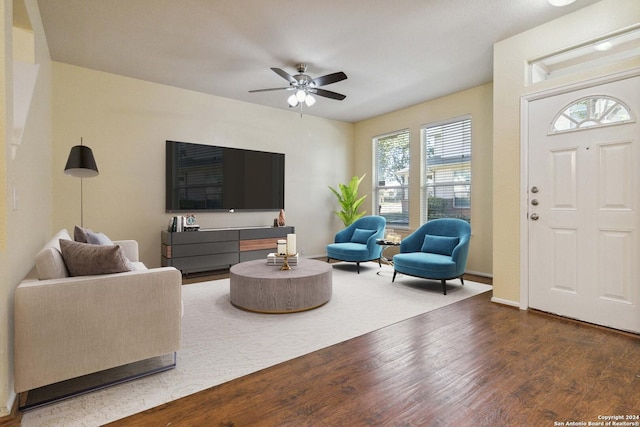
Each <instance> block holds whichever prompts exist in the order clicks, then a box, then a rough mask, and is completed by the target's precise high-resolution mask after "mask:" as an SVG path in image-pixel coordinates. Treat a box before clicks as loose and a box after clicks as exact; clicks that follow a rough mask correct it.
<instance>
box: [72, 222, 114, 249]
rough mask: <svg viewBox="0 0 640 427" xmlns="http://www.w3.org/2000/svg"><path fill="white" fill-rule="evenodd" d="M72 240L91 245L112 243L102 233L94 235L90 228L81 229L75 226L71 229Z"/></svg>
mask: <svg viewBox="0 0 640 427" xmlns="http://www.w3.org/2000/svg"><path fill="white" fill-rule="evenodd" d="M73 240H75V241H76V242H81V243H91V244H92V245H113V241H112V240H111V239H110V238H108V237H107V235H106V234H104V233H95V232H94V231H93V230H91V229H90V228H82V227H78V226H77V225H76V226H75V228H74V229H73Z"/></svg>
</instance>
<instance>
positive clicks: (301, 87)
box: [249, 64, 347, 107]
mask: <svg viewBox="0 0 640 427" xmlns="http://www.w3.org/2000/svg"><path fill="white" fill-rule="evenodd" d="M271 69H272V70H273V71H274V72H275V73H276V74H277V75H279V76H280V77H282V78H283V79H285V80H286V81H288V82H289V86H286V87H275V88H271V89H256V90H250V91H249V92H250V93H255V92H269V91H273V90H294V91H295V93H294V94H293V95H291V96H290V97H289V98H288V99H287V102H288V103H289V105H290V106H291V107H295V106H296V105H298V104H300V106H302V103H303V102H304V103H305V104H306V105H307V107H311V106H312V105H313V104H315V102H316V100H315V98H314V97H313V95H318V96H323V97H325V98H331V99H336V100H338V101H342V100H343V99H345V98H346V96H345V95H343V94H341V93H337V92H332V91H330V90H326V89H320V86H326V85H330V84H332V83H337V82H339V81H342V80H345V79H346V78H347V75H346V74H345V73H343V72H342V71H339V72H337V73H332V74H327V75H326V76H321V77H316V78H315V79H312V78H311V77H310V76H308V75H306V74H305V72H306V71H307V64H297V65H296V69H297V70H298V74H296V75H295V76H292V75H291V74H289V73H287V72H286V71H284V70H282V69H280V68H271Z"/></svg>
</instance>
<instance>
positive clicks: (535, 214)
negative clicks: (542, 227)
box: [529, 213, 540, 221]
mask: <svg viewBox="0 0 640 427" xmlns="http://www.w3.org/2000/svg"><path fill="white" fill-rule="evenodd" d="M529 218H531V220H532V221H537V220H538V218H540V217H539V216H538V214H537V213H532V214H531V216H530V217H529Z"/></svg>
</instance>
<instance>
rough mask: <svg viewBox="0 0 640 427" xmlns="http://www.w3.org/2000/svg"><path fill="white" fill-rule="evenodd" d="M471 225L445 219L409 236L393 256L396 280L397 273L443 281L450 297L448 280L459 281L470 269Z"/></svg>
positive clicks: (443, 285)
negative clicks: (468, 266) (468, 259)
mask: <svg viewBox="0 0 640 427" xmlns="http://www.w3.org/2000/svg"><path fill="white" fill-rule="evenodd" d="M470 238H471V226H470V225H469V223H468V222H466V221H463V220H461V219H457V218H441V219H434V220H431V221H428V222H427V223H425V224H423V225H422V226H421V227H420V228H419V229H417V230H416V231H415V232H413V233H412V234H410V235H409V236H407V237H405V238H404V240H403V241H402V243H401V244H400V253H399V254H397V255H395V256H394V257H393V268H394V272H393V279H391V281H392V282H393V281H395V279H396V273H402V274H406V275H409V276H415V277H422V278H424V279H437V280H440V281H441V282H442V290H443V292H444V294H445V295H446V294H447V283H446V282H447V280H449V279H456V278H459V279H460V282H461V283H462V285H464V280H463V278H462V275H463V274H464V270H465V268H466V266H467V256H468V254H469V239H470Z"/></svg>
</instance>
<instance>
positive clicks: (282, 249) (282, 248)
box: [278, 240, 287, 255]
mask: <svg viewBox="0 0 640 427" xmlns="http://www.w3.org/2000/svg"><path fill="white" fill-rule="evenodd" d="M286 253H287V241H286V240H278V255H285V254H286Z"/></svg>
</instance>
